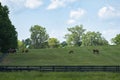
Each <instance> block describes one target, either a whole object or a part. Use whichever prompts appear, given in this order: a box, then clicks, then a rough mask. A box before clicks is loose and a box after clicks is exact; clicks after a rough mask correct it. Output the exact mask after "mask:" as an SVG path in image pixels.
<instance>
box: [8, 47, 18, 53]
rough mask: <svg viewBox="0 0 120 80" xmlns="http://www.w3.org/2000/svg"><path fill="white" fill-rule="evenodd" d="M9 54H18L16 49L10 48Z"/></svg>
mask: <svg viewBox="0 0 120 80" xmlns="http://www.w3.org/2000/svg"><path fill="white" fill-rule="evenodd" d="M8 53H16V49H15V48H10V49H8Z"/></svg>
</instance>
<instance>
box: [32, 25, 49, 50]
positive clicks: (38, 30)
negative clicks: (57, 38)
mask: <svg viewBox="0 0 120 80" xmlns="http://www.w3.org/2000/svg"><path fill="white" fill-rule="evenodd" d="M30 32H31V40H32V45H33V46H34V48H43V44H45V43H46V42H47V40H48V38H49V36H48V34H47V32H46V29H45V28H44V27H42V26H39V25H34V26H33V27H31V29H30Z"/></svg>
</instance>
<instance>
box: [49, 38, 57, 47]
mask: <svg viewBox="0 0 120 80" xmlns="http://www.w3.org/2000/svg"><path fill="white" fill-rule="evenodd" d="M48 45H49V47H50V48H57V47H58V46H59V41H58V40H57V38H49V40H48Z"/></svg>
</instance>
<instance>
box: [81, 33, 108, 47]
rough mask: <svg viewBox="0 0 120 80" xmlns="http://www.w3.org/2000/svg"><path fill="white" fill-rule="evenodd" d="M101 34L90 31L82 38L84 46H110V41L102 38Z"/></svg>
mask: <svg viewBox="0 0 120 80" xmlns="http://www.w3.org/2000/svg"><path fill="white" fill-rule="evenodd" d="M101 35H102V34H101V33H100V32H91V31H88V32H87V33H86V34H83V36H82V45H83V46H97V45H108V41H107V40H105V38H104V37H102V36H101Z"/></svg>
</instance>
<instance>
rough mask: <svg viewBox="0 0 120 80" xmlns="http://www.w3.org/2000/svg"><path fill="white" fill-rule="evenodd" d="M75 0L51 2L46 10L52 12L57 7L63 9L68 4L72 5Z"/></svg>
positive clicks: (54, 0)
mask: <svg viewBox="0 0 120 80" xmlns="http://www.w3.org/2000/svg"><path fill="white" fill-rule="evenodd" d="M75 1H77V0H51V3H50V4H49V5H48V7H47V9H48V10H52V9H56V8H59V7H64V6H66V5H67V4H69V3H73V2H75Z"/></svg>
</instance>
